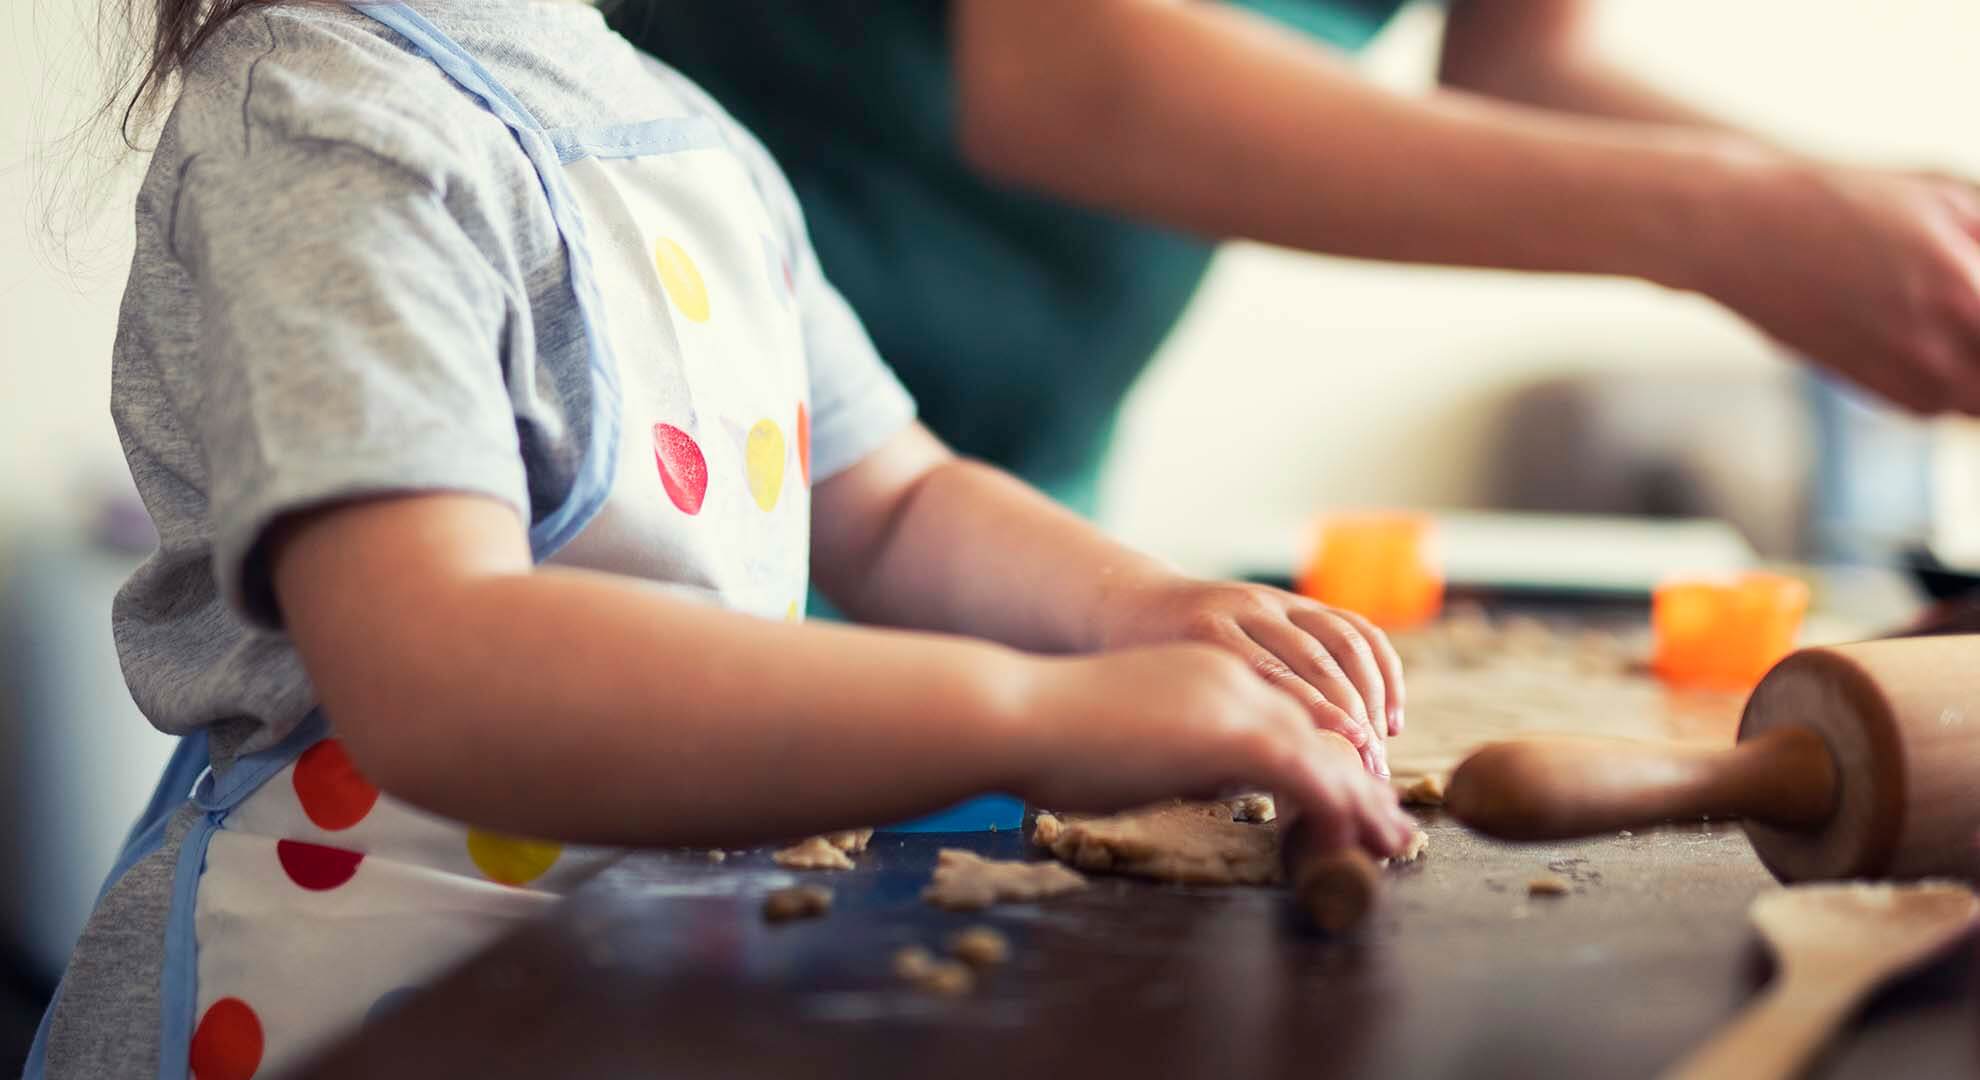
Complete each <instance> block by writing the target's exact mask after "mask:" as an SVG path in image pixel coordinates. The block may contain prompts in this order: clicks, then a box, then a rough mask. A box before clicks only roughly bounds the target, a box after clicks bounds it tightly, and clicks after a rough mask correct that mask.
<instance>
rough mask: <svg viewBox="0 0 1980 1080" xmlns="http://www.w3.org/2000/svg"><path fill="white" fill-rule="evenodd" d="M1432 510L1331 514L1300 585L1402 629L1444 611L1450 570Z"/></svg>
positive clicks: (1322, 524)
mask: <svg viewBox="0 0 1980 1080" xmlns="http://www.w3.org/2000/svg"><path fill="white" fill-rule="evenodd" d="M1435 542H1436V521H1435V519H1433V518H1432V517H1431V516H1430V515H1428V514H1413V513H1407V512H1401V511H1383V512H1370V513H1355V514H1338V515H1329V516H1328V517H1325V518H1323V519H1321V521H1320V537H1319V542H1318V543H1317V544H1315V545H1314V548H1313V551H1312V553H1311V555H1310V556H1309V557H1308V559H1307V563H1306V567H1305V569H1304V570H1303V571H1301V573H1300V576H1299V582H1298V589H1299V592H1300V594H1301V595H1303V596H1308V597H1311V598H1313V599H1315V600H1318V601H1320V602H1321V603H1323V604H1327V605H1330V606H1332V607H1338V608H1345V609H1347V610H1349V611H1354V612H1358V613H1360V614H1362V615H1365V616H1367V617H1368V618H1369V619H1370V620H1372V621H1373V622H1374V623H1375V624H1376V625H1378V626H1381V627H1383V628H1385V629H1390V630H1401V629H1406V628H1408V627H1412V626H1417V625H1420V624H1422V623H1425V622H1428V621H1430V620H1431V619H1433V618H1435V617H1436V616H1437V613H1438V612H1439V611H1441V610H1443V606H1444V574H1443V568H1442V567H1441V566H1440V565H1439V563H1438V560H1437V557H1436V551H1435Z"/></svg>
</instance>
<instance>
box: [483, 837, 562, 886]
mask: <svg viewBox="0 0 1980 1080" xmlns="http://www.w3.org/2000/svg"><path fill="white" fill-rule="evenodd" d="M467 849H468V858H470V859H473V860H474V865H476V866H478V867H480V868H481V872H482V873H483V874H484V875H486V876H487V878H488V880H490V881H493V882H497V883H500V884H503V885H527V884H529V883H530V882H532V881H535V880H536V879H537V878H540V877H542V876H543V875H544V873H545V872H546V871H548V870H549V869H550V867H551V865H552V864H554V863H555V862H556V861H557V856H559V855H562V854H563V853H564V845H562V844H553V843H551V842H550V841H548V840H524V839H522V838H520V837H515V836H503V835H502V834H501V833H492V832H485V831H483V830H481V829H469V830H468V836H467Z"/></svg>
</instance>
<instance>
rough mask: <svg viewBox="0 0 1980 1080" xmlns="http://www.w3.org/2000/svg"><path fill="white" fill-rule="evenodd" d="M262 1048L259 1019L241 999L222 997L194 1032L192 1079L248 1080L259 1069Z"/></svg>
mask: <svg viewBox="0 0 1980 1080" xmlns="http://www.w3.org/2000/svg"><path fill="white" fill-rule="evenodd" d="M261 1048H262V1040H261V1018H260V1017H258V1016H256V1015H254V1010H253V1009H251V1008H248V1003H247V1002H245V1001H242V1000H241V999H240V998H235V997H224V998H221V999H220V1000H219V1001H216V1002H214V1003H213V1004H211V1005H209V1006H207V1008H206V1015H205V1016H202V1017H200V1018H199V1026H198V1027H196V1028H194V1029H193V1037H192V1053H191V1054H190V1055H189V1057H190V1061H189V1064H190V1065H191V1067H192V1074H193V1077H194V1080H249V1078H250V1077H252V1076H253V1075H254V1073H255V1070H256V1069H259V1068H261Z"/></svg>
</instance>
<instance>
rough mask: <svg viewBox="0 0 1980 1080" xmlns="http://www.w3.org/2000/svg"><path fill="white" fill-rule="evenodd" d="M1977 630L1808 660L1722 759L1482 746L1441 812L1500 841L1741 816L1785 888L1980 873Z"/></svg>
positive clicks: (1777, 687)
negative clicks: (1836, 881)
mask: <svg viewBox="0 0 1980 1080" xmlns="http://www.w3.org/2000/svg"><path fill="white" fill-rule="evenodd" d="M1976 790H1980V635H1956V636H1945V637H1928V638H1903V639H1894V640H1885V641H1868V642H1861V643H1858V644H1854V645H1840V646H1836V647H1833V648H1821V649H1804V650H1802V651H1800V652H1797V653H1795V654H1794V655H1792V656H1789V657H1788V658H1787V659H1785V660H1783V661H1781V662H1780V664H1778V665H1776V666H1775V667H1774V669H1773V670H1772V671H1770V672H1768V674H1767V677H1766V678H1765V679H1763V680H1761V683H1760V685H1759V686H1758V687H1756V688H1755V689H1754V691H1753V695H1752V697H1751V698H1749V699H1748V701H1747V704H1746V712H1745V714H1744V716H1743V717H1742V718H1741V721H1740V727H1739V738H1738V742H1737V744H1736V745H1735V746H1733V747H1732V748H1730V749H1693V748H1683V747H1672V746H1666V745H1660V744H1654V743H1633V742H1628V741H1625V740H1605V739H1593V738H1572V737H1559V738H1536V739H1530V740H1521V741H1518V742H1506V743H1497V744H1494V745H1492V746H1487V747H1485V748H1483V749H1481V750H1479V751H1477V752H1476V753H1474V754H1472V755H1471V756H1470V757H1469V758H1467V759H1465V761H1464V762H1463V764H1461V765H1459V766H1458V769H1457V772H1456V773H1454V774H1453V775H1452V777H1451V783H1450V788H1449V790H1448V792H1447V793H1446V802H1445V808H1446V809H1447V810H1448V811H1449V812H1450V813H1451V814H1452V815H1453V816H1455V817H1456V818H1457V819H1458V820H1460V821H1462V822H1464V823H1465V824H1466V825H1469V826H1470V827H1472V828H1474V829H1477V830H1479V831H1480V832H1483V833H1486V834H1488V835H1491V836H1496V837H1499V838H1501V839H1506V840H1549V839H1565V838H1568V837H1575V836H1589V835H1594V834H1597V833H1604V832H1612V831H1615V830H1618V829H1630V828H1637V827H1640V826H1645V825H1652V824H1656V823H1658V822H1665V821H1680V820H1697V819H1699V818H1704V817H1713V818H1739V819H1742V820H1743V822H1744V824H1745V827H1746V833H1747V837H1748V839H1749V840H1750V841H1751V842H1752V844H1753V847H1754V850H1755V851H1756V852H1757V853H1758V854H1759V856H1760V860H1761V861H1762V862H1763V863H1765V864H1766V865H1767V868H1768V869H1769V870H1771V871H1773V873H1774V875H1775V876H1776V877H1778V878H1780V879H1781V880H1783V881H1804V880H1824V879H1841V878H1858V877H1896V878H1918V877H1932V876H1945V875H1951V876H1957V877H1962V878H1968V879H1973V878H1976V877H1980V847H1976V844H1975V839H1976V836H1980V798H1974V797H1973V793H1974V792H1975V791H1976Z"/></svg>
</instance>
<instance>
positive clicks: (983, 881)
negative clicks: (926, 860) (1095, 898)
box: [921, 848, 1086, 911]
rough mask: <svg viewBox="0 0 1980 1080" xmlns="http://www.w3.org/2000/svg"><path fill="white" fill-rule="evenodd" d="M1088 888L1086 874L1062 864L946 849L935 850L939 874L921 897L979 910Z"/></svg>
mask: <svg viewBox="0 0 1980 1080" xmlns="http://www.w3.org/2000/svg"><path fill="white" fill-rule="evenodd" d="M1084 888H1086V879H1085V878H1084V877H1081V876H1080V875H1079V874H1078V873H1077V872H1075V871H1072V870H1068V869H1066V868H1065V867H1063V866H1060V865H1059V864H1058V863H1052V862H1015V861H1000V860H995V859H986V858H984V857H983V856H981V855H978V854H976V853H975V852H972V851H962V850H959V849H957V848H943V849H942V850H940V851H938V852H936V853H935V876H934V877H933V878H931V879H930V880H929V883H928V887H927V888H926V889H923V890H922V891H921V898H922V899H923V900H926V901H928V902H929V903H930V904H933V905H935V906H936V907H939V908H947V909H949V910H950V911H976V910H978V909H980V908H986V907H989V906H990V905H991V904H996V903H1002V902H1004V901H1026V900H1042V899H1044V898H1046V897H1048V896H1058V895H1060V894H1061V893H1069V892H1072V891H1074V890H1077V889H1084Z"/></svg>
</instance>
